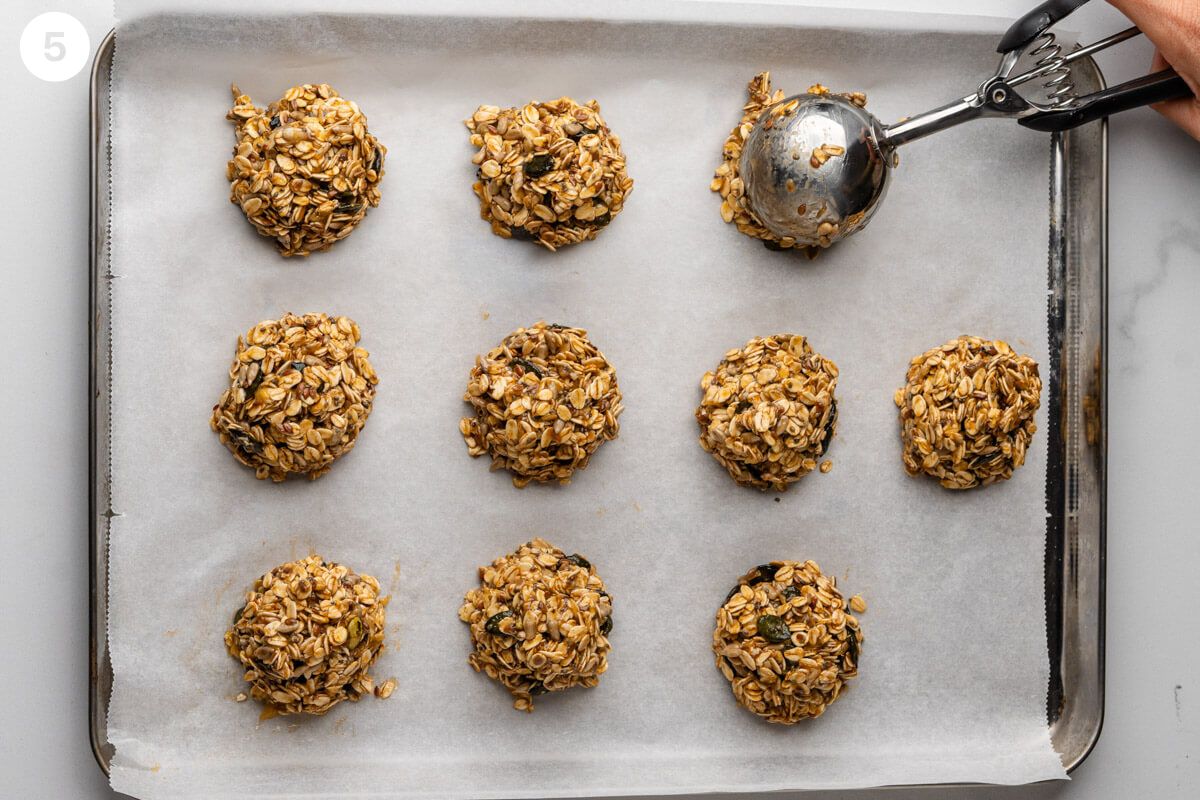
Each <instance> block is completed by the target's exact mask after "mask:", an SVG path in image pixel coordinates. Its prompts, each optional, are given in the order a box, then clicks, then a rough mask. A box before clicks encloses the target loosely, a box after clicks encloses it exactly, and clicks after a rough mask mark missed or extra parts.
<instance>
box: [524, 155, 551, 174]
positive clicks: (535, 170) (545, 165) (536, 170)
mask: <svg viewBox="0 0 1200 800" xmlns="http://www.w3.org/2000/svg"><path fill="white" fill-rule="evenodd" d="M524 169H525V175H526V177H529V178H540V177H542V176H543V175H545V174H547V173H549V172H553V171H554V156H552V155H550V154H549V153H540V154H538V155H536V156H532V157H531V158H530V159H529V160H528V161H526V162H525V168H524Z"/></svg>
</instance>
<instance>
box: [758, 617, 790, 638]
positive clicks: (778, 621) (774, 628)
mask: <svg viewBox="0 0 1200 800" xmlns="http://www.w3.org/2000/svg"><path fill="white" fill-rule="evenodd" d="M757 627H758V635H759V636H761V637H763V638H764V639H766V640H767V641H768V642H776V643H778V642H786V641H790V640H791V638H792V632H791V631H789V630H788V626H787V623H786V622H784V621H783V617H777V616H775V615H774V614H763V615H762V616H761V617H759V618H758V622H757Z"/></svg>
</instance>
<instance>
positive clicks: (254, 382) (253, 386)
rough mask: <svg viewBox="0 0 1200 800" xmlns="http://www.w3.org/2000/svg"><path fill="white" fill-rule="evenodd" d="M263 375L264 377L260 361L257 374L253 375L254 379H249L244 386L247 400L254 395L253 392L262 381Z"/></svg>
mask: <svg viewBox="0 0 1200 800" xmlns="http://www.w3.org/2000/svg"><path fill="white" fill-rule="evenodd" d="M263 377H265V376H264V375H263V371H262V365H261V363H260V364H259V367H258V374H257V375H255V376H254V380H252V381H250V385H249V386H247V387H246V399H247V400H248V399H250V398H251V397H254V393H255V392H257V391H258V387H259V386H260V385H261V384H262V382H263Z"/></svg>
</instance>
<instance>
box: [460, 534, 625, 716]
mask: <svg viewBox="0 0 1200 800" xmlns="http://www.w3.org/2000/svg"><path fill="white" fill-rule="evenodd" d="M458 617H459V619H461V620H462V621H463V622H465V623H467V625H469V626H470V628H471V644H472V645H473V646H474V648H475V649H474V652H472V653H471V655H470V656H469V657H468V659H467V662H468V663H469V664H470V665H471V666H472V667H474V668H475V671H476V672H484V673H486V674H487V676H488V677H489V678H492V679H493V680H498V681H500V683H502V684H504V686H505V687H506V688H507V689H508V690H509V691H510V692H511V693H512V696H513V707H514V708H516V709H517V710H518V711H533V698H534V697H535V696H537V695H540V694H545V693H547V692H560V691H562V690H564V689H570V688H571V687H573V686H584V687H588V688H591V687H593V686H596V685H597V683H598V682H599V680H600V675H601V674H603V673H604V671H605V670H607V669H608V651H609V648H610V646H609V642H608V635H609V633H610V632H611V631H612V626H613V622H612V598H611V597H610V596H609V594H608V592H607V591H605V588H604V581H602V580H600V576H599V575H597V574H596V568H595V567H593V566H592V565H591V563H590V562H588V560H587V559H586V558H584V557H583V556H581V555H579V554H578V553H575V554H572V555H567V554H566V553H564V552H563V551H562V550H559V549H558V548H557V547H555V546H554V545H552V544H550V543H549V542H546V541H545V540H543V539H534V540H533V541H531V542H527V543H526V544H523V545H521V546H520V547H519V548H517V551H516V552H515V553H509V554H508V555H505V556H501V557H500V558H497V559H496V560H495V561H493V562H492V563H491V566H486V567H480V568H479V587H478V588H476V589H472V590H471V591H469V592H467V595H466V597H465V598H464V600H463V605H462V608H461V609H460V610H459V612H458Z"/></svg>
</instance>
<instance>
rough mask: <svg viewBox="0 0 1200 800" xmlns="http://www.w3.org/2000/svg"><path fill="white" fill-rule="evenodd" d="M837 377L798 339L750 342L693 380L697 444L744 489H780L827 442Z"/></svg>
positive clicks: (810, 464)
mask: <svg viewBox="0 0 1200 800" xmlns="http://www.w3.org/2000/svg"><path fill="white" fill-rule="evenodd" d="M837 379H838V368H837V365H836V364H834V363H833V362H832V361H830V360H829V359H827V358H825V357H824V356H822V355H821V354H820V353H816V352H814V351H813V349H812V347H811V346H810V345H809V343H808V340H807V339H805V338H804V337H803V336H793V335H791V334H779V335H776V336H766V337H756V338H754V339H751V340H750V341H749V342H747V343H746V344H745V346H744V347H740V348H737V349H736V350H730V351H729V352H728V353H726V354H725V358H724V359H723V360H722V361H721V363H720V364H718V365H717V369H716V371H715V372H706V373H704V377H703V378H702V379H701V380H700V389H701V390H702V391H703V392H704V396H703V398H702V399H701V401H700V407H699V408H697V409H696V422H697V423H699V425H700V446H701V447H703V448H704V449H705V450H706V451H708V452H709V453H711V454H712V457H713V458H715V459H716V460H717V462H718V463H720V464H721V466H723V467H725V469H726V470H728V471H729V475H730V477H732V478H733V479H734V480H735V481H737V482H738V483H740V484H742V485H743V486H753V487H755V488H758V489H764V490H765V489H775V490H776V491H780V492H782V491H785V490H786V489H787V487H788V484H790V483H794V482H796V481H798V480H800V479H801V478H803V477H804V476H805V475H807V474H808V473H809V472H812V470H813V469H815V468H816V467H817V459H819V458H820V457H821V456H823V455H825V450H826V449H827V448H828V447H829V443H830V442H831V441H832V440H833V435H834V429H835V426H836V425H837V400H836V399H835V398H834V390H835V389H836V388H837ZM827 463H828V462H827ZM821 466H822V469H821V471H822V472H828V471H829V468H828V466H826V465H825V464H823V465H821Z"/></svg>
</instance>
